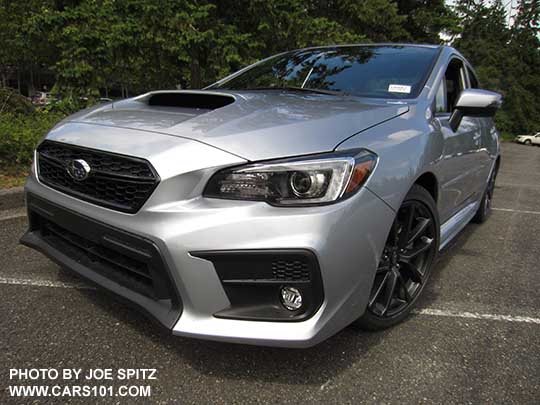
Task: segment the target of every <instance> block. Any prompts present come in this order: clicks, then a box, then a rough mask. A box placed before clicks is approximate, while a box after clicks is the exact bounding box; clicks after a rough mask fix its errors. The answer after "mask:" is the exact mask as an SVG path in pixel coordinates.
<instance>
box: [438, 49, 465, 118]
mask: <svg viewBox="0 0 540 405" xmlns="http://www.w3.org/2000/svg"><path fill="white" fill-rule="evenodd" d="M465 83H466V81H465V70H464V67H463V62H462V61H461V60H459V59H452V61H451V62H450V64H449V65H448V67H447V68H446V72H445V74H444V80H441V83H440V84H439V88H438V89H437V95H436V97H435V112H437V113H451V112H452V111H453V110H454V105H455V104H456V102H457V98H458V96H459V93H461V91H462V90H463V89H465V88H466V85H465Z"/></svg>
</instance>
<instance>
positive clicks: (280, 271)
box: [272, 260, 310, 281]
mask: <svg viewBox="0 0 540 405" xmlns="http://www.w3.org/2000/svg"><path fill="white" fill-rule="evenodd" d="M272 275H273V276H274V279H276V280H283V281H309V279H310V271H309V269H308V265H307V263H306V262H303V261H300V260H288V261H287V260H276V261H273V262H272Z"/></svg>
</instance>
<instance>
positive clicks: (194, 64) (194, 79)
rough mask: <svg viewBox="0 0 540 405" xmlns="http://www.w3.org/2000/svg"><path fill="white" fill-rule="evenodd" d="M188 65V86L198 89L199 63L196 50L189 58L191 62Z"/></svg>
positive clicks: (199, 80) (199, 82)
mask: <svg viewBox="0 0 540 405" xmlns="http://www.w3.org/2000/svg"><path fill="white" fill-rule="evenodd" d="M189 67H190V72H191V80H190V88H192V89H200V88H201V86H202V83H201V64H200V62H199V58H198V52H195V53H194V56H193V57H192V58H191V63H190V66H189Z"/></svg>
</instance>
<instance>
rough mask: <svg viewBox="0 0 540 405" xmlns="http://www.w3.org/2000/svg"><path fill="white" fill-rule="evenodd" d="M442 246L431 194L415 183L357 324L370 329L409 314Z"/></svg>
mask: <svg viewBox="0 0 540 405" xmlns="http://www.w3.org/2000/svg"><path fill="white" fill-rule="evenodd" d="M438 246H439V219H438V215H437V208H436V205H435V202H434V201H433V198H432V197H431V195H430V194H429V193H428V192H427V191H426V190H425V189H424V188H422V187H420V186H417V185H414V186H413V188H412V189H411V191H409V194H407V197H406V198H405V201H404V202H403V204H402V205H401V207H400V209H399V211H398V213H397V215H396V218H395V220H394V223H393V225H392V229H391V230H390V235H389V236H388V239H387V241H386V245H385V248H384V250H383V254H382V258H381V260H380V262H379V266H378V268H377V272H376V274H375V280H374V282H373V287H372V289H371V294H370V297H369V303H368V308H367V310H366V312H365V313H364V315H362V316H361V317H360V319H358V321H357V324H358V325H359V326H360V327H361V328H363V329H367V330H379V329H384V328H388V327H390V326H393V325H395V324H397V323H399V322H401V321H402V320H403V319H405V318H406V317H407V315H408V314H409V312H410V311H411V309H412V307H413V306H414V303H415V302H416V300H417V299H418V297H419V296H420V293H421V292H422V290H423V289H424V286H425V285H426V282H427V280H428V278H429V275H430V273H431V268H432V266H433V260H434V258H435V256H436V254H437V250H438Z"/></svg>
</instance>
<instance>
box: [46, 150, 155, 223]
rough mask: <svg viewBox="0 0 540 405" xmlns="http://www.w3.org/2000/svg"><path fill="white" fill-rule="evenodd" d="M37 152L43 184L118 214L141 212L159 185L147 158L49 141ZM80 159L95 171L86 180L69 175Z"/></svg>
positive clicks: (91, 171)
mask: <svg viewBox="0 0 540 405" xmlns="http://www.w3.org/2000/svg"><path fill="white" fill-rule="evenodd" d="M37 153H38V172H39V174H38V175H39V179H40V181H41V182H42V183H44V184H46V185H48V186H50V187H52V188H54V189H56V190H59V191H62V192H64V193H66V194H69V195H72V196H75V197H77V198H80V199H81V200H85V201H89V202H92V203H94V204H96V205H101V206H104V207H107V208H111V209H114V210H117V211H122V212H128V213H135V212H137V211H138V210H139V209H140V208H141V207H142V206H143V204H144V203H145V202H146V200H148V198H149V197H150V195H151V194H152V192H153V191H154V189H155V188H156V186H157V184H158V183H159V177H158V175H157V173H156V172H155V170H154V169H153V167H152V166H151V165H150V163H149V162H147V161H146V160H144V159H139V158H134V157H129V156H124V155H118V154H113V153H109V152H103V151H98V150H93V149H87V148H82V147H79V146H73V145H68V144H63V143H58V142H53V141H49V140H46V141H44V142H43V143H42V144H41V145H40V146H39V147H38V149H37ZM76 159H82V160H84V161H86V162H87V163H88V165H89V166H90V168H91V170H90V175H89V176H88V178H86V179H85V180H81V181H78V180H75V179H74V178H73V177H72V176H71V175H70V174H69V173H68V170H67V166H68V164H70V163H71V162H72V161H73V160H76Z"/></svg>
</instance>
